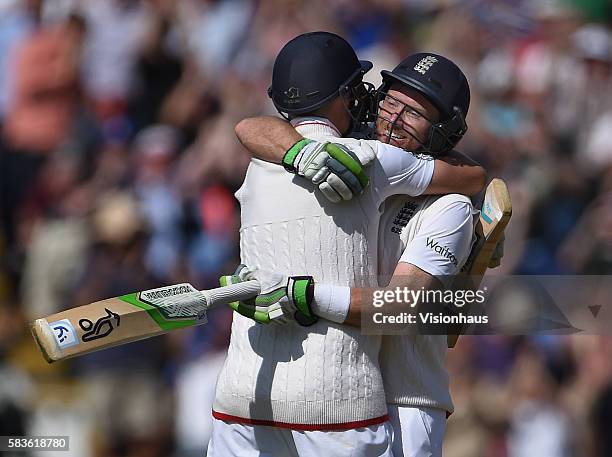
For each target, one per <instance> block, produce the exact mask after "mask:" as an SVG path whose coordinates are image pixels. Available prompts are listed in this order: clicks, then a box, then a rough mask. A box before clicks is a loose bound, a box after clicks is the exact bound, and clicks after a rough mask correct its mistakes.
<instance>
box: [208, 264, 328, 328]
mask: <svg viewBox="0 0 612 457" xmlns="http://www.w3.org/2000/svg"><path fill="white" fill-rule="evenodd" d="M250 280H256V281H259V284H260V290H261V291H260V293H259V295H257V296H256V297H255V298H253V299H250V300H245V301H241V302H233V303H230V307H231V308H232V309H233V310H234V311H236V312H237V313H239V314H242V315H243V316H245V317H248V318H249V319H252V320H254V321H255V322H259V323H260V324H269V323H271V322H273V323H279V324H286V323H288V322H289V321H292V320H294V321H296V322H297V323H298V324H300V325H302V326H310V325H312V324H314V323H315V322H317V320H318V317H317V316H315V315H314V314H313V313H312V310H311V307H310V305H311V303H312V296H313V286H314V281H313V279H312V276H286V275H284V274H282V273H276V272H273V271H269V270H261V269H258V268H254V269H251V268H248V267H247V266H246V265H239V266H238V269H237V270H236V272H235V273H234V274H233V275H231V276H222V277H221V278H220V281H219V282H220V283H221V286H226V285H228V284H235V283H237V282H242V281H250Z"/></svg>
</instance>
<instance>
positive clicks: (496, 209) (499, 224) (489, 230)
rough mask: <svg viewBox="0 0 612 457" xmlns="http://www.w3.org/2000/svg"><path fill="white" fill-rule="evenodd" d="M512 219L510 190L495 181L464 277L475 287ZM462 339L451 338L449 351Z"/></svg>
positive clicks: (486, 196)
mask: <svg viewBox="0 0 612 457" xmlns="http://www.w3.org/2000/svg"><path fill="white" fill-rule="evenodd" d="M511 217H512V201H511V200H510V194H509V193H508V187H507V186H506V183H505V182H504V181H503V180H502V179H500V178H494V179H493V180H492V181H491V182H490V183H489V185H488V186H487V190H486V192H485V198H484V202H483V204H482V209H481V211H480V218H479V219H478V222H477V223H476V227H475V231H476V237H477V241H476V244H475V245H474V247H473V248H472V252H471V253H470V256H469V257H468V260H467V262H466V263H465V266H464V267H463V269H462V271H461V274H460V275H461V276H469V277H470V279H471V281H472V284H473V287H478V286H479V285H480V282H481V281H482V277H483V276H484V274H485V272H486V271H487V268H488V266H489V262H490V261H491V257H493V253H494V252H495V247H496V246H497V243H499V241H500V240H501V239H502V236H503V234H504V230H505V228H506V226H507V225H508V222H510V218H511ZM458 339H459V335H448V337H447V345H448V347H449V348H453V347H455V344H457V340H458Z"/></svg>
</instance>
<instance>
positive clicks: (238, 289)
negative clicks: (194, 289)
mask: <svg viewBox="0 0 612 457" xmlns="http://www.w3.org/2000/svg"><path fill="white" fill-rule="evenodd" d="M259 291H260V289H259V281H255V280H251V281H245V282H239V283H237V284H230V285H228V286H224V287H217V288H216V289H209V290H206V291H202V292H205V293H206V294H207V295H208V298H209V302H210V305H209V308H212V307H215V306H217V305H227V304H228V303H230V302H233V301H239V300H246V299H247V298H253V297H254V296H255V295H257V294H258V293H259Z"/></svg>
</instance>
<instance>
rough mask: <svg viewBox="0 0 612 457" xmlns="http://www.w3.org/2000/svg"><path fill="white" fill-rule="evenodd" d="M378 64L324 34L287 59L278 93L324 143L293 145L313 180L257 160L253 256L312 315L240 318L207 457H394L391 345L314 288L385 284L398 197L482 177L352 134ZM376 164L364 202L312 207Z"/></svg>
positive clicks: (292, 46) (295, 159) (289, 160)
mask: <svg viewBox="0 0 612 457" xmlns="http://www.w3.org/2000/svg"><path fill="white" fill-rule="evenodd" d="M370 68H371V63H369V62H360V61H359V60H358V59H357V57H356V55H355V53H354V51H353V50H352V48H351V47H350V45H348V43H346V41H344V40H343V39H342V38H341V37H339V36H337V35H334V34H331V33H326V32H314V33H309V34H304V35H300V36H299V37H297V38H295V39H294V40H292V41H290V42H289V43H288V44H287V45H286V46H285V47H284V48H283V49H282V50H281V52H280V53H279V55H278V57H277V59H276V61H275V65H274V70H273V78H272V86H271V90H270V93H271V97H272V99H273V101H274V103H275V105H276V106H277V108H278V109H279V111H281V112H284V113H286V114H287V115H288V117H290V118H291V120H292V124H293V125H294V126H295V127H296V129H297V131H298V132H299V134H300V135H303V136H304V137H305V138H307V139H310V140H314V141H310V142H309V141H303V140H301V141H299V142H298V143H297V144H296V145H294V147H292V148H291V149H290V151H289V153H288V154H287V157H286V158H285V159H286V160H285V166H286V168H287V169H288V170H289V171H292V172H293V173H295V174H296V175H298V176H300V177H305V178H307V179H309V180H311V181H312V182H311V183H309V182H307V181H305V180H303V179H300V178H298V177H296V176H292V175H291V174H288V173H287V172H286V171H285V170H284V169H283V168H282V167H280V166H278V165H275V164H272V163H268V162H263V161H260V160H253V161H252V162H251V164H250V166H249V169H248V171H247V175H246V177H245V181H244V183H243V186H242V187H241V188H240V189H239V191H238V192H237V198H238V199H239V201H240V203H241V229H240V233H241V240H240V247H241V260H242V262H243V263H245V264H249V265H251V266H254V267H257V266H266V267H267V268H270V269H273V270H277V271H283V272H286V273H288V274H289V275H295V274H298V273H300V274H304V273H307V274H309V275H311V277H308V278H307V277H303V276H302V277H298V276H292V277H290V278H289V279H288V280H289V281H290V283H291V287H290V290H291V292H290V293H285V295H286V296H287V297H288V299H289V300H290V302H291V304H292V305H293V306H295V307H299V308H301V309H302V310H303V311H304V312H303V313H296V314H295V316H296V322H292V323H290V324H289V325H286V326H274V325H267V326H264V325H260V324H259V323H257V322H255V321H254V320H252V319H251V318H250V317H254V315H252V316H250V317H246V316H243V315H241V314H238V313H235V314H234V321H233V324H232V337H231V342H230V347H229V350H228V356H227V359H226V362H225V365H224V367H223V369H222V371H221V373H220V375H219V379H218V382H217V390H216V398H215V403H214V406H213V416H214V423H213V434H212V438H211V441H210V444H209V451H208V452H209V455H212V456H219V455H220V456H227V455H240V456H248V455H275V456H276V455H279V456H282V455H338V456H343V455H346V456H348V455H368V456H369V455H375V456H377V455H392V453H391V440H390V426H389V423H388V421H387V419H388V416H387V406H386V399H385V394H384V388H383V381H382V377H381V374H380V368H379V362H378V357H379V351H380V344H381V339H380V337H377V336H367V335H362V334H361V332H360V331H359V329H357V328H354V327H349V326H345V325H341V324H338V323H336V322H333V321H330V320H318V319H317V318H316V316H314V314H313V313H312V312H310V310H309V307H308V305H309V303H310V302H311V300H310V297H309V292H310V291H311V289H312V286H311V284H312V281H313V280H316V281H318V282H320V283H321V284H329V285H330V286H347V287H350V286H361V287H366V286H376V285H377V284H376V283H375V278H376V273H377V269H378V260H377V251H378V246H377V239H378V221H379V219H380V212H379V208H380V205H381V204H382V202H384V200H385V199H386V198H388V197H389V196H391V195H394V194H401V195H413V196H418V195H421V194H423V193H426V192H431V193H433V192H452V191H456V192H466V193H476V192H478V191H479V190H480V189H481V188H482V187H483V186H484V172H483V170H482V169H479V168H478V167H458V166H452V165H449V164H447V163H444V162H441V161H438V160H431V159H425V158H420V157H416V156H414V155H410V154H405V153H400V151H399V150H398V149H397V148H395V147H394V146H391V145H388V144H384V143H382V142H379V141H371V140H355V139H351V138H342V135H343V134H346V133H347V132H348V131H349V130H350V128H351V124H352V123H356V122H359V121H360V119H359V114H357V115H356V114H355V113H360V112H361V111H362V110H361V107H360V103H359V102H360V94H361V93H362V92H363V87H361V85H362V81H361V79H362V76H363V74H364V73H365V72H366V71H368V70H369V69H370ZM321 69H325V71H321ZM330 142H333V144H332V146H335V147H330ZM347 145H350V147H349V146H347ZM342 153H344V155H342ZM351 160H354V163H352V164H351V162H350V161H351ZM358 160H359V161H358ZM368 161H371V163H370V165H369V168H368V170H367V173H368V179H369V186H368V187H366V189H365V191H364V192H363V195H361V196H360V197H359V198H358V199H353V200H351V201H349V202H346V203H345V204H343V205H329V204H325V203H326V201H325V199H324V198H320V197H318V194H315V196H314V197H313V191H314V189H315V188H316V186H318V187H319V189H320V190H321V191H322V192H323V193H324V194H325V192H328V191H333V192H338V195H340V196H343V195H346V194H344V193H345V191H346V190H347V188H349V189H350V190H351V191H354V193H355V194H358V193H359V192H360V189H359V185H361V186H362V187H365V185H364V182H363V176H361V172H362V170H360V169H359V168H356V167H357V166H358V165H359V163H360V162H361V163H367V162H368ZM322 164H324V165H323V166H321V165H322ZM343 167H344V168H343ZM313 170H316V171H317V173H314V174H313V173H311V172H312V171H313ZM321 171H323V172H322V173H320V172H321ZM351 173H353V174H351ZM359 178H361V179H362V180H361V181H360V180H359ZM449 182H451V183H454V184H455V185H451V186H449V184H448V183H449ZM474 182H477V183H478V184H476V185H475V184H474ZM366 183H367V181H366ZM456 183H459V184H456ZM343 185H344V187H343ZM334 189H338V190H334ZM313 278H314V279H313ZM262 292H263V293H262V296H264V295H265V291H262ZM285 292H286V290H285ZM268 298H270V297H268ZM272 318H274V316H272Z"/></svg>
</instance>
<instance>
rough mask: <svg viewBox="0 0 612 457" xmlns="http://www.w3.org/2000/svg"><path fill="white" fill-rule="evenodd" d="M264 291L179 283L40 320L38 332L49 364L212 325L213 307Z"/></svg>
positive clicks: (253, 284)
mask: <svg viewBox="0 0 612 457" xmlns="http://www.w3.org/2000/svg"><path fill="white" fill-rule="evenodd" d="M258 293H259V284H258V282H257V281H246V282H243V283H238V284H231V285H228V286H225V287H219V288H217V289H211V290H208V291H198V290H197V289H195V288H194V287H193V286H192V285H190V284H187V283H185V284H176V285H172V286H166V287H160V288H157V289H151V290H146V291H141V292H136V293H131V294H126V295H122V296H120V297H114V298H108V299H105V300H100V301H97V302H94V303H90V304H88V305H84V306H79V307H76V308H72V309H68V310H65V311H62V312H59V313H56V314H52V315H50V316H47V317H45V318H42V319H37V320H35V321H34V322H33V323H32V324H31V330H32V334H33V336H34V339H35V341H36V343H37V344H38V346H39V348H40V350H41V352H42V354H43V356H44V357H45V359H46V360H47V362H49V363H52V362H56V361H58V360H63V359H66V358H69V357H75V356H79V355H84V354H88V353H90V352H94V351H98V350H100V349H105V348H109V347H113V346H118V345H121V344H125V343H129V342H132V341H136V340H141V339H145V338H150V337H153V336H156V335H160V334H163V333H167V332H169V331H172V330H175V329H178V328H184V327H192V326H194V325H202V324H206V322H207V318H206V312H207V311H208V310H209V309H211V308H212V307H216V306H219V305H223V304H227V303H229V302H232V301H235V300H244V299H247V298H251V297H254V296H255V295H257V294H258Z"/></svg>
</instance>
